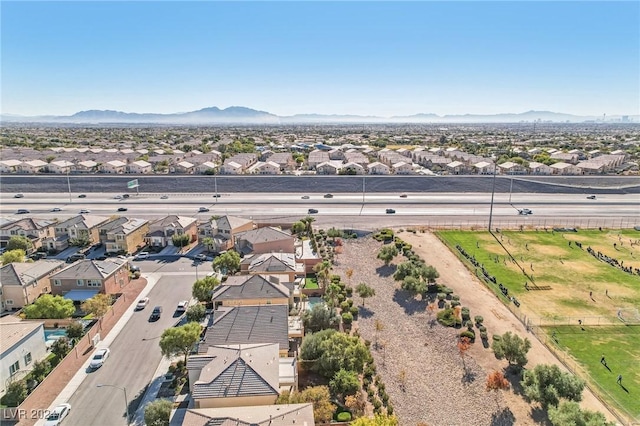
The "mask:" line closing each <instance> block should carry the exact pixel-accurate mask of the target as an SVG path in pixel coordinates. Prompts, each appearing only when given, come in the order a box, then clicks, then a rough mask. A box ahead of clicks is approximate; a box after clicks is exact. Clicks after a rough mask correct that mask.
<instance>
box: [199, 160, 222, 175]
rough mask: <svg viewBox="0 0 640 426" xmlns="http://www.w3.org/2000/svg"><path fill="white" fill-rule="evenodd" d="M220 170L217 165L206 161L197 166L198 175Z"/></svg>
mask: <svg viewBox="0 0 640 426" xmlns="http://www.w3.org/2000/svg"><path fill="white" fill-rule="evenodd" d="M217 168H218V165H217V164H216V163H212V162H211V161H205V162H204V163H200V164H198V165H197V166H196V173H200V174H206V173H213V172H214V171H215V170H216V169H217Z"/></svg>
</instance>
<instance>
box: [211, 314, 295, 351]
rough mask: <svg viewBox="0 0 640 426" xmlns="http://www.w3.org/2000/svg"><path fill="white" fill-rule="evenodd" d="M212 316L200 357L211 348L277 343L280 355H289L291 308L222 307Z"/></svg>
mask: <svg viewBox="0 0 640 426" xmlns="http://www.w3.org/2000/svg"><path fill="white" fill-rule="evenodd" d="M215 313H216V314H215V315H212V316H211V317H210V323H209V325H208V327H207V331H206V332H205V335H204V340H203V341H202V342H201V343H200V344H199V346H198V355H204V354H206V353H207V352H208V349H209V347H210V346H217V345H243V346H244V345H250V344H259V343H276V344H277V345H278V352H279V354H280V356H282V357H286V356H287V354H288V353H289V325H288V318H289V305H255V306H246V305H244V306H221V307H219V308H218V310H216V311H215Z"/></svg>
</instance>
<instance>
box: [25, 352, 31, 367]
mask: <svg viewBox="0 0 640 426" xmlns="http://www.w3.org/2000/svg"><path fill="white" fill-rule="evenodd" d="M29 364H31V352H29V353H28V354H26V355H25V356H24V365H29Z"/></svg>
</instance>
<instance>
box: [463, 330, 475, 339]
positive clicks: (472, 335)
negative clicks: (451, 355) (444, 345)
mask: <svg viewBox="0 0 640 426" xmlns="http://www.w3.org/2000/svg"><path fill="white" fill-rule="evenodd" d="M460 337H467V338H469V339H471V340H475V338H476V333H474V332H473V331H472V330H465V331H463V332H462V333H460Z"/></svg>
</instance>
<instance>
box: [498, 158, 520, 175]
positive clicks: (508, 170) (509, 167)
mask: <svg viewBox="0 0 640 426" xmlns="http://www.w3.org/2000/svg"><path fill="white" fill-rule="evenodd" d="M498 169H499V170H500V173H502V174H503V175H524V174H526V173H527V169H525V167H524V166H523V165H522V164H518V163H514V162H512V161H505V162H504V163H502V164H498Z"/></svg>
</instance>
